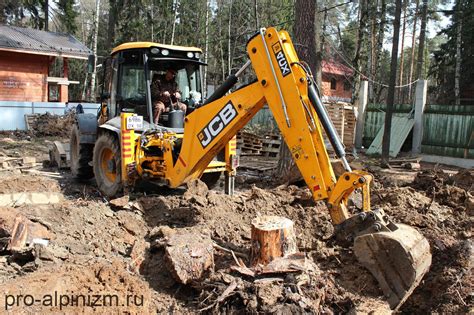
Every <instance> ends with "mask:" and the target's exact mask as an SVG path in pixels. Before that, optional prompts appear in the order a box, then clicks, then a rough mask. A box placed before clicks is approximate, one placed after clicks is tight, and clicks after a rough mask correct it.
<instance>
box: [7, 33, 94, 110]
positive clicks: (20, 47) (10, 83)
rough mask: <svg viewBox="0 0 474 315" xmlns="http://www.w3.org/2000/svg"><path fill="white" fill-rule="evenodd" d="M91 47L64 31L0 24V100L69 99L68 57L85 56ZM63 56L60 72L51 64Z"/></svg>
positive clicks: (53, 100)
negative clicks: (52, 70)
mask: <svg viewBox="0 0 474 315" xmlns="http://www.w3.org/2000/svg"><path fill="white" fill-rule="evenodd" d="M91 53H92V52H91V50H90V49H88V48H87V47H86V46H85V45H84V44H82V43H81V42H79V41H78V40H77V39H75V38H74V37H73V36H71V35H69V34H64V33H54V32H46V31H40V30H36V29H29V28H22V27H15V26H9V25H0V101H14V102H68V86H69V85H70V84H78V83H79V82H78V81H71V80H69V71H68V59H86V60H87V59H88V56H89V55H90V54H91ZM55 58H62V63H61V64H62V71H61V72H62V75H61V76H60V77H52V76H49V75H50V67H51V65H52V63H53V62H54V61H55Z"/></svg>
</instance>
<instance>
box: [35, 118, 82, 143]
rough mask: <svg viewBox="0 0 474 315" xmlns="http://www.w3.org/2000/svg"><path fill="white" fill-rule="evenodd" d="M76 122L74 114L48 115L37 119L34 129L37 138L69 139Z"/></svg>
mask: <svg viewBox="0 0 474 315" xmlns="http://www.w3.org/2000/svg"><path fill="white" fill-rule="evenodd" d="M74 122H75V117H74V113H70V114H68V115H52V114H50V113H46V114H41V115H39V116H38V117H36V118H35V121H34V123H33V128H32V129H33V132H34V134H35V136H37V137H44V136H57V137H62V138H67V137H69V135H70V133H71V128H72V126H73V125H74Z"/></svg>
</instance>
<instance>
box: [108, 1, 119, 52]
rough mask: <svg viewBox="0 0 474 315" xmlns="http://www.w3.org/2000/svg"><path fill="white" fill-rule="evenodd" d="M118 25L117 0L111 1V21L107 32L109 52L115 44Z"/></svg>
mask: <svg viewBox="0 0 474 315" xmlns="http://www.w3.org/2000/svg"><path fill="white" fill-rule="evenodd" d="M116 25H117V3H116V1H115V0H109V20H108V32H107V37H108V38H107V44H108V48H109V50H112V48H113V46H114V43H115V26H116Z"/></svg>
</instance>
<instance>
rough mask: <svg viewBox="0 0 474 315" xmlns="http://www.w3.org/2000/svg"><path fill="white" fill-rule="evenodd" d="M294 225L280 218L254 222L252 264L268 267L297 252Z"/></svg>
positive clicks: (268, 217)
mask: <svg viewBox="0 0 474 315" xmlns="http://www.w3.org/2000/svg"><path fill="white" fill-rule="evenodd" d="M293 226H294V223H293V221H291V220H290V219H287V218H284V217H279V216H261V217H257V218H255V219H254V220H252V236H251V239H252V248H251V258H250V264H251V266H253V267H255V266H258V265H263V266H266V265H268V264H269V263H270V262H271V261H273V260H274V259H275V258H278V257H287V256H288V255H291V254H295V253H296V252H297V250H298V249H297V247H296V236H295V231H294V229H293Z"/></svg>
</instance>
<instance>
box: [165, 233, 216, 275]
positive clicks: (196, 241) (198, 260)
mask: <svg viewBox="0 0 474 315" xmlns="http://www.w3.org/2000/svg"><path fill="white" fill-rule="evenodd" d="M165 258H166V261H167V263H168V269H169V270H170V272H171V274H172V275H173V277H174V278H175V279H176V280H177V281H179V282H180V283H183V284H188V283H190V282H191V281H197V280H200V279H202V278H203V277H204V276H205V275H207V274H208V273H209V272H211V271H212V270H213V269H214V247H213V242H212V240H211V238H210V237H208V236H204V235H202V234H198V233H192V232H188V233H186V232H184V233H176V234H173V235H171V236H170V237H169V239H168V241H167V242H166V249H165Z"/></svg>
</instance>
